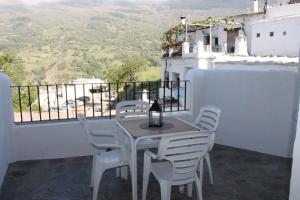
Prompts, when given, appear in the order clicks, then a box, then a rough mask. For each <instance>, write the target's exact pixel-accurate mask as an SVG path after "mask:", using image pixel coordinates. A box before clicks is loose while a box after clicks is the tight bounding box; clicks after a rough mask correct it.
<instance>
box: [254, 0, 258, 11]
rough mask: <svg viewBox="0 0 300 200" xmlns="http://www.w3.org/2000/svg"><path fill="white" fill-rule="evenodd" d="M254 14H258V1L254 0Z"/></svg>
mask: <svg viewBox="0 0 300 200" xmlns="http://www.w3.org/2000/svg"><path fill="white" fill-rule="evenodd" d="M253 12H254V13H257V12H258V0H253Z"/></svg>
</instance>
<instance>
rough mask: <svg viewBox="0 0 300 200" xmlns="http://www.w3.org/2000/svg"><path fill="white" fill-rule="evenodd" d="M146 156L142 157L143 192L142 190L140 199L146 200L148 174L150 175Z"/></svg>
mask: <svg viewBox="0 0 300 200" xmlns="http://www.w3.org/2000/svg"><path fill="white" fill-rule="evenodd" d="M149 162H151V160H149V158H148V157H146V156H145V158H144V170H143V192H142V200H146V198H147V190H148V183H149V176H150V163H149Z"/></svg>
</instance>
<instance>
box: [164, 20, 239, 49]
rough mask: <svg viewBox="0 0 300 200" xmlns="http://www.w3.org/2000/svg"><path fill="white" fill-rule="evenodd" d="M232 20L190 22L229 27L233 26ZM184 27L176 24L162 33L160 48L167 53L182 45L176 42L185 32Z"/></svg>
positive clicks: (180, 42)
mask: <svg viewBox="0 0 300 200" xmlns="http://www.w3.org/2000/svg"><path fill="white" fill-rule="evenodd" d="M233 23H234V20H233V18H231V17H227V18H212V17H208V18H207V19H205V20H200V21H194V22H192V24H193V25H200V26H201V25H210V24H211V25H212V26H219V25H221V24H226V25H230V24H233ZM185 28H186V27H185V25H184V24H178V25H175V26H173V27H172V28H171V29H169V30H168V31H166V32H165V33H163V36H162V38H161V48H162V49H163V50H164V51H168V49H171V48H173V49H177V48H178V47H180V46H181V45H182V43H183V41H178V36H179V35H181V34H183V33H184V32H185Z"/></svg>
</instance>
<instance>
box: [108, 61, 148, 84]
mask: <svg viewBox="0 0 300 200" xmlns="http://www.w3.org/2000/svg"><path fill="white" fill-rule="evenodd" d="M145 67H146V61H145V60H143V59H140V58H134V57H132V58H127V59H126V60H125V62H124V64H122V65H120V66H118V67H114V68H112V69H108V70H106V71H105V72H104V77H105V79H106V81H108V82H110V83H116V82H135V81H137V80H138V77H137V74H138V72H141V71H143V70H144V69H145Z"/></svg>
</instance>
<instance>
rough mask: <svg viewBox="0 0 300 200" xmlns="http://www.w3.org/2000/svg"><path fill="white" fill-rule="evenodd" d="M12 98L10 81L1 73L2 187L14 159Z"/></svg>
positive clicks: (0, 160)
mask: <svg viewBox="0 0 300 200" xmlns="http://www.w3.org/2000/svg"><path fill="white" fill-rule="evenodd" d="M11 102H12V98H11V90H10V79H9V78H8V77H7V76H6V75H5V74H3V73H0V187H1V184H2V181H3V179H4V176H5V173H6V170H7V167H8V164H9V162H10V161H11V159H12V156H13V155H12V152H11V139H12V138H11V136H12V126H13V124H12V121H13V120H12V117H13V115H12V105H11Z"/></svg>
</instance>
